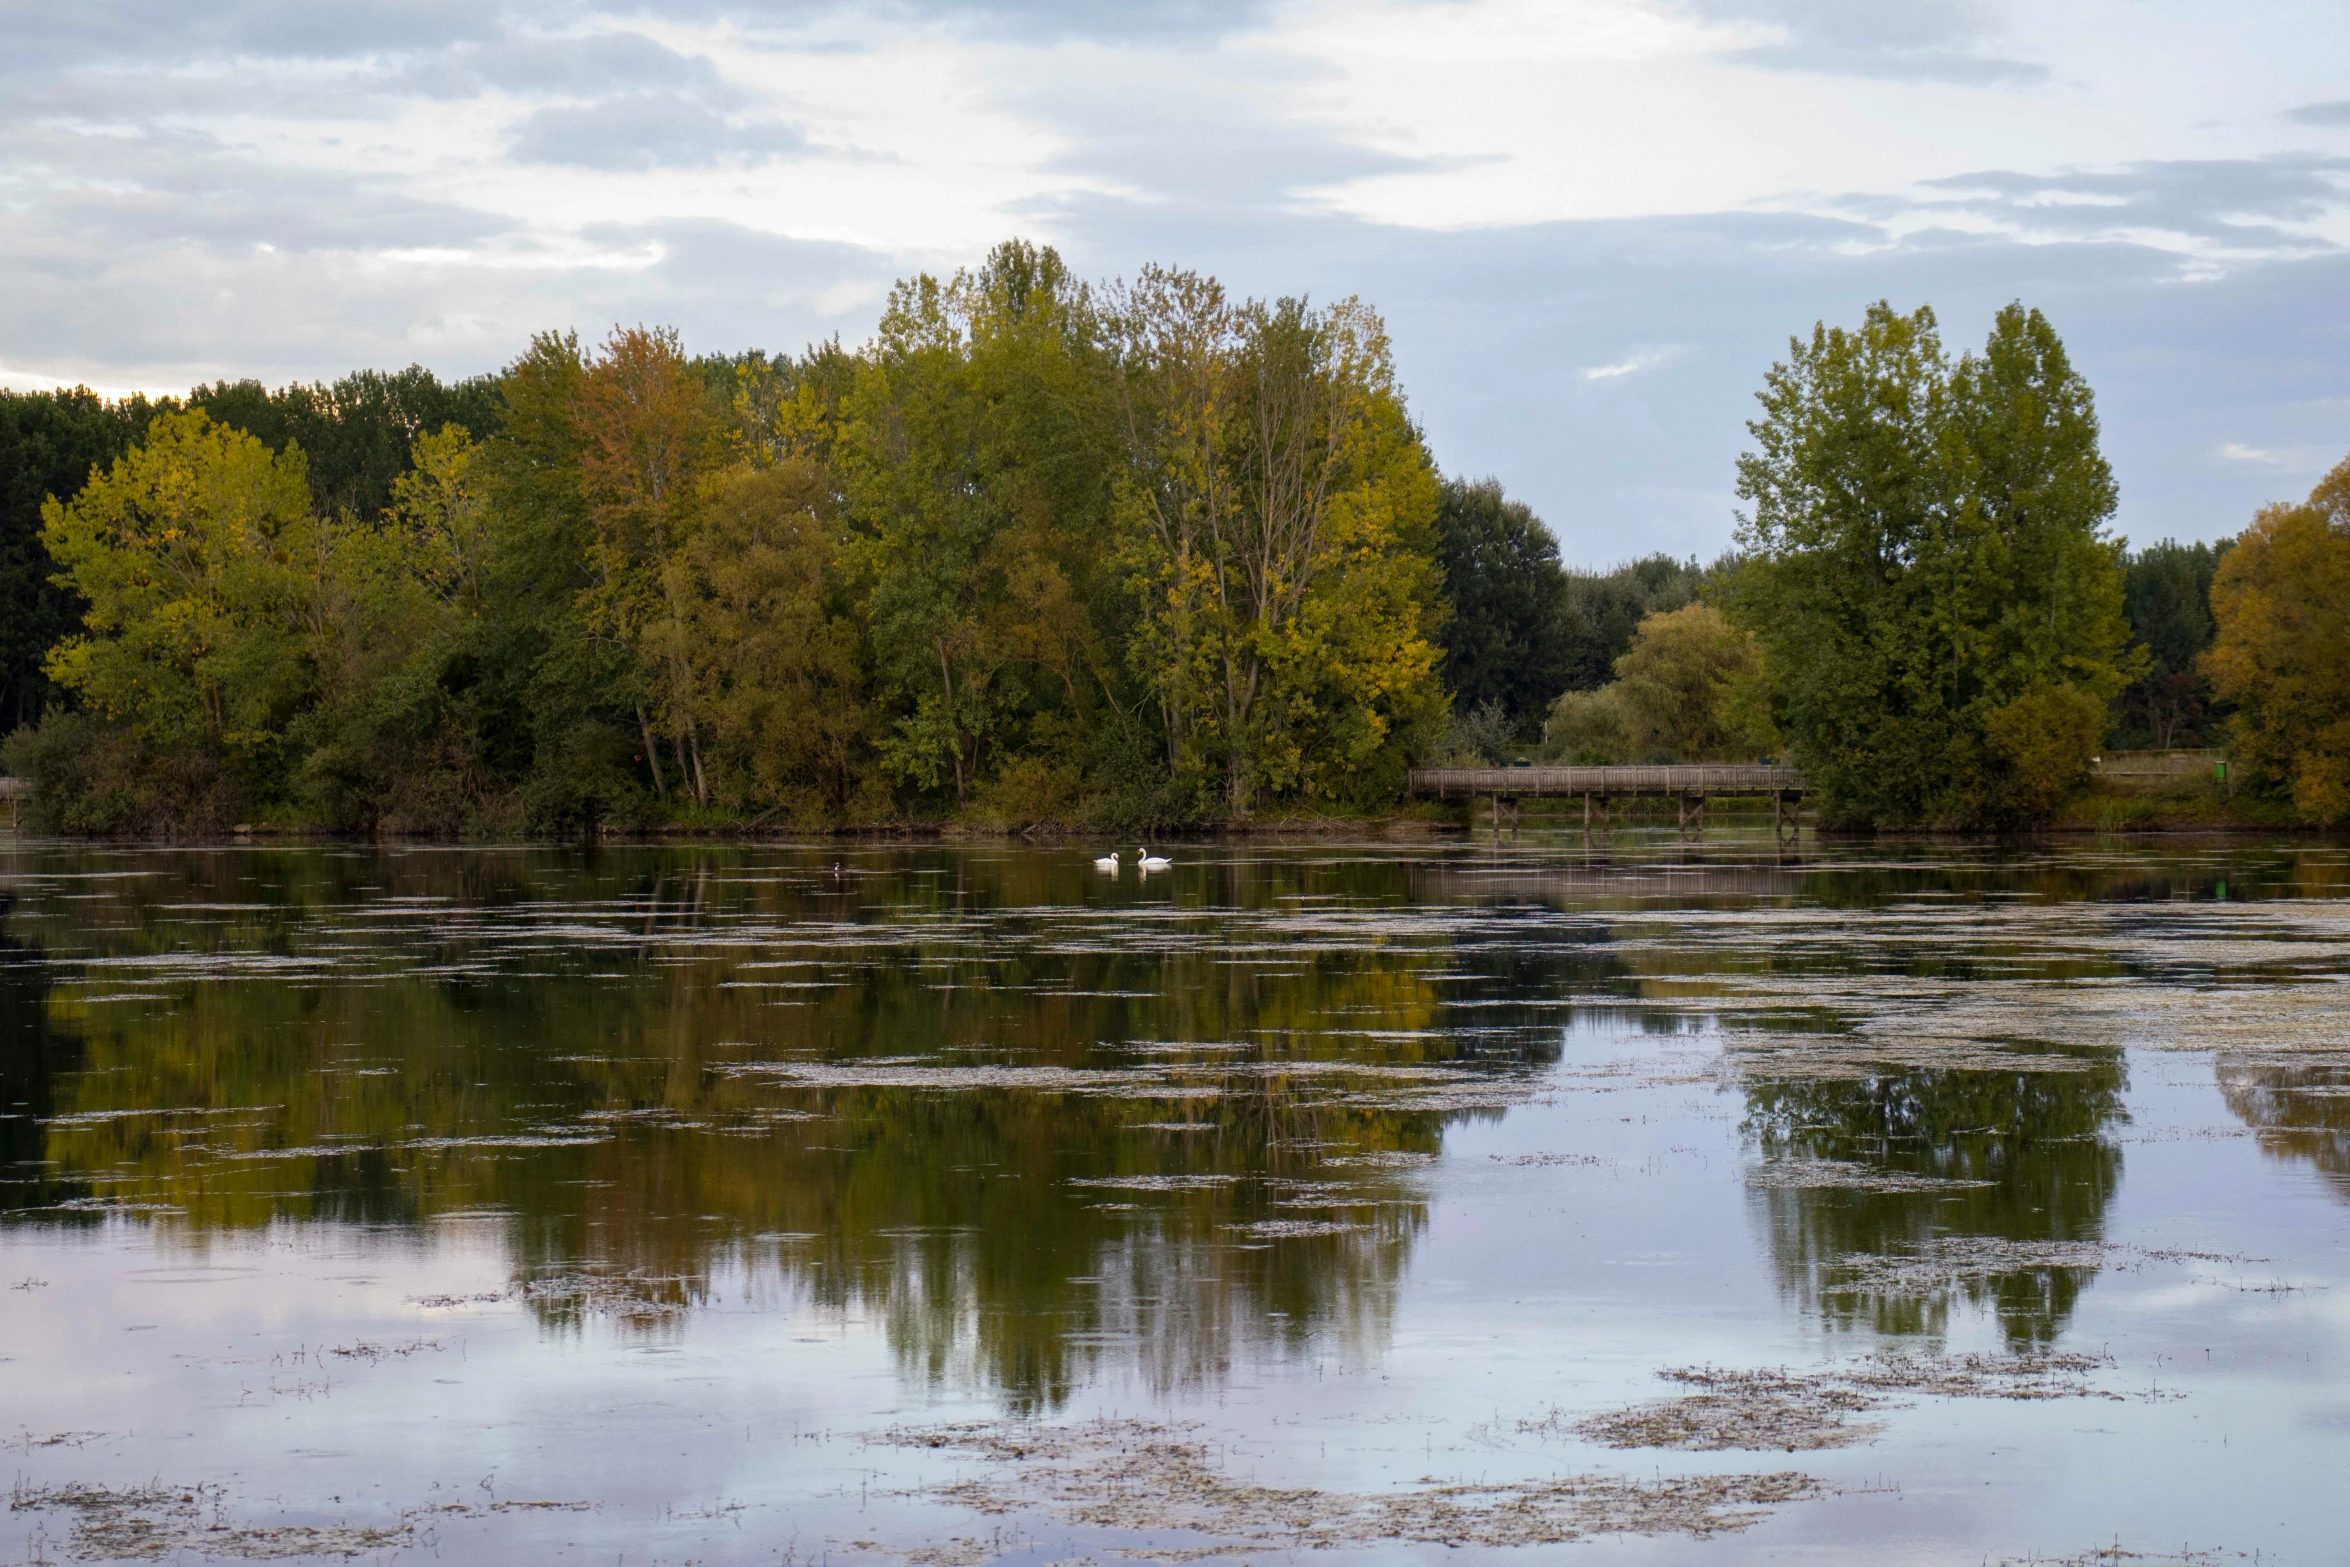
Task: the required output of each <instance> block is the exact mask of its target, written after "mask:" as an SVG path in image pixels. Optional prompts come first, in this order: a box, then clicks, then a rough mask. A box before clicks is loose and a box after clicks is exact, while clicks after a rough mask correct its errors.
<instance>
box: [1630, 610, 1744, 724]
mask: <svg viewBox="0 0 2350 1567" xmlns="http://www.w3.org/2000/svg"><path fill="white" fill-rule="evenodd" d="M1616 685H1617V689H1618V690H1619V691H1620V692H1621V700H1622V702H1623V708H1624V717H1625V730H1626V738H1627V739H1628V740H1629V741H1630V742H1631V748H1632V754H1633V757H1634V759H1635V760H1637V761H1643V762H1752V761H1759V760H1760V759H1762V758H1763V757H1766V756H1769V755H1770V754H1772V753H1773V752H1774V751H1776V750H1777V749H1778V733H1777V730H1776V729H1775V728H1774V727H1773V725H1772V723H1771V712H1770V698H1769V694H1768V692H1767V690H1766V689H1765V686H1764V680H1763V653H1762V645H1761V644H1760V643H1759V642H1757V641H1756V640H1755V638H1754V636H1753V634H1752V633H1751V632H1748V631H1746V630H1744V629H1743V628H1741V627H1739V626H1735V625H1732V624H1731V623H1730V621H1729V619H1728V617H1726V616H1724V615H1723V614H1722V612H1721V611H1720V610H1718V609H1715V608H1714V607H1713V606H1712V605H1710V604H1691V605H1690V606H1688V607H1687V608H1686V609H1677V610H1673V611H1671V612H1670V613H1667V614H1661V615H1651V616H1649V617H1648V618H1647V619H1646V620H1644V621H1642V622H1641V623H1640V630H1639V632H1638V633H1637V634H1636V635H1635V636H1634V637H1633V638H1632V646H1631V647H1630V648H1629V649H1627V650H1626V652H1625V653H1624V656H1623V657H1622V658H1619V659H1617V660H1616Z"/></svg>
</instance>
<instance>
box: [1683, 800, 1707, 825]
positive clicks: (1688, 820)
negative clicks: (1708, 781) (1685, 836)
mask: <svg viewBox="0 0 2350 1567" xmlns="http://www.w3.org/2000/svg"><path fill="white" fill-rule="evenodd" d="M1693 826H1694V827H1695V828H1696V830H1697V831H1699V832H1703V831H1705V796H1704V795H1702V794H1685V795H1683V796H1681V830H1682V831H1683V832H1688V831H1689V830H1690V829H1691V828H1692V827H1693Z"/></svg>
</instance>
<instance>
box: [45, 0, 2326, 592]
mask: <svg viewBox="0 0 2350 1567" xmlns="http://www.w3.org/2000/svg"><path fill="white" fill-rule="evenodd" d="M1013 236H1020V237H1025V238H1029V239H1033V240H1036V241H1039V242H1043V243H1047V244H1051V245H1054V246H1056V247H1058V248H1059V249H1060V251H1061V252H1062V254H1063V255H1064V256H1065V257H1066V258H1067V259H1068V261H1069V262H1070V264H1071V265H1072V266H1073V267H1074V268H1075V269H1076V270H1077V271H1078V272H1079V273H1080V274H1082V275H1085V276H1089V277H1095V278H1103V279H1109V278H1116V277H1121V276H1131V275H1132V274H1133V273H1134V272H1135V271H1136V270H1137V269H1138V268H1140V267H1141V266H1142V265H1144V264H1146V263H1149V262H1159V263H1162V264H1166V265H1173V266H1185V267H1192V268H1196V269H1199V270H1202V271H1207V272H1212V273H1214V274H1216V275H1217V276H1219V277H1221V278H1222V279H1223V280H1224V281H1225V282H1226V284H1227V285H1228V286H1230V287H1232V288H1233V289H1235V290H1237V291H1239V292H1242V293H1246V294H1252V295H1258V296H1265V297H1272V296H1280V295H1304V296H1306V297H1307V298H1309V299H1312V300H1320V301H1328V300H1332V299H1337V298H1342V297H1346V296H1349V295H1358V296H1360V297H1362V298H1363V299H1365V300H1366V301H1368V302H1370V303H1371V304H1373V305H1374V306H1376V307H1377V308H1378V309H1379V310H1380V311H1381V312H1382V314H1383V315H1384V316H1385V318H1386V320H1387V323H1388V326H1389V329H1390V332H1391V334H1392V337H1393V341H1394V345H1395V352H1396V357H1397V362H1398V366H1399V369H1400V371H1401V374H1402V379H1403V384H1404V386H1405V389H1406V392H1407V394H1408V396H1409V398H1410V401H1411V407H1412V412H1413V415H1414V417H1415V418H1416V419H1417V420H1418V421H1419V422H1420V424H1421V426H1422V427H1423V428H1424V429H1425V431H1426V432H1427V436H1428V441H1429V445H1430V448H1431V450H1432V451H1433V452H1434V453H1435V456H1436V459H1437V461H1438V463H1439V464H1440V465H1441V466H1442V467H1443V468H1444V469H1445V471H1446V472H1448V473H1453V474H1458V475H1462V476H1466V477H1470V478H1483V477H1487V476H1491V477H1494V478H1498V479H1499V480H1501V482H1502V483H1503V484H1504V486H1505V487H1506V488H1507V489H1508V490H1509V491H1510V492H1511V493H1512V494H1513V495H1515V496H1517V497H1518V498H1520V499H1523V500H1525V501H1527V502H1528V503H1529V504H1531V505H1532V506H1533V507H1534V508H1535V510H1536V511H1537V512H1538V513H1540V514H1541V515H1542V517H1543V518H1544V519H1545V520H1546V521H1547V522H1548V523H1549V524H1550V526H1551V529H1552V531H1553V532H1554V533H1555V534H1556V535H1557V536H1558V538H1559V540H1560V544H1561V548H1562V553H1563V554H1564V555H1565V557H1566V558H1567V559H1568V560H1569V561H1570V562H1572V563H1575V564H1579V565H1586V566H1600V565H1607V564H1612V563H1614V562H1617V561H1621V560H1625V559H1629V558H1632V557H1634V556H1638V555H1643V554H1648V553H1651V552H1654V551H1659V550H1662V551H1666V552H1669V553H1672V554H1674V555H1678V556H1689V555H1695V556H1698V557H1701V558H1710V557H1711V556H1713V555H1714V554H1716V553H1718V552H1720V551H1721V550H1723V549H1724V548H1726V547H1728V546H1729V544H1730V542H1731V538H1732V530H1733V528H1734V525H1735V517H1734V511H1735V508H1736V504H1737V503H1736V500H1735V497H1734V495H1733V493H1732V491H1733V485H1734V464H1735V462H1736V459H1737V456H1738V453H1739V452H1740V451H1741V450H1742V449H1743V448H1744V446H1745V444H1746V441H1747V436H1746V431H1745V421H1746V420H1747V419H1748V418H1749V417H1751V416H1752V414H1753V411H1754V403H1753V396H1754V392H1755V390H1756V389H1757V388H1758V387H1759V386H1760V385H1761V384H1762V378H1763V376H1764V373H1765V372H1766V371H1767V370H1768V369H1769V367H1770V365H1771V364H1772V362H1773V361H1774V360H1775V359H1779V358H1783V357H1784V356H1785V354H1786V350H1787V344H1788V340H1789V338H1790V337H1791V336H1793V335H1796V334H1808V333H1809V331H1810V330H1811V328H1812V325H1813V323H1815V322H1817V321H1822V320H1824V321H1827V322H1829V323H1831V324H1837V323H1842V324H1851V323H1853V322H1856V321H1857V320H1858V319H1859V317H1860V315H1861V313H1862V311H1863V310H1865V309H1866V308H1867V306H1868V305H1869V304H1870V303H1871V302H1872V301H1875V300H1878V299H1887V300H1890V301H1891V302H1892V303H1893V304H1895V305H1896V306H1898V307H1900V308H1903V309H1908V308H1911V307H1914V306H1915V305H1917V304H1921V303H1924V304H1931V305H1932V306H1933V307H1934V310H1935V312H1936V314H1937V316H1938V317H1939V319H1940V321H1941V323H1942V329H1943V333H1944V336H1945V338H1946V340H1947V341H1949V342H1950V343H1951V344H1952V345H1953V346H1954V347H1966V346H1971V345H1975V344H1979V343H1980V342H1981V340H1982V338H1983V336H1984V335H1985V333H1986V332H1987V331H1988V329H1989V326H1990V320H1991V316H1992V314H1993V312H1994V311H1996V310H1997V309H1998V308H1999V307H2000V306H2001V305H2002V304H2004V303H2006V302H2007V301H2009V300H2014V299H2020V300H2022V301H2024V302H2025V303H2027V304H2030V305H2035V306H2038V307H2039V308H2041V309H2042V310H2044V311H2046V312H2047V314H2048V315H2049V317H2050V319H2051V320H2052V321H2053V322H2054V323H2055V325H2056V327H2057V329H2058V331H2059V332H2060V333H2062V334H2063V336H2064V338H2065V340H2066V342H2067V344H2068V346H2069V347H2070V349H2071V351H2072V355H2073V359H2074V362H2075V364H2076V366H2078V368H2080V370H2081V371H2082V372H2083V373H2084V374H2085V375H2086V376H2087V378H2088V379H2089V381H2090V383H2091V385H2092V386H2093V387H2094V388H2095V389H2096V391H2097V395H2098V406H2099V410H2100V413H2101V416H2102V418H2103V421H2104V438H2105V449H2106V453H2107V455H2108V457H2109V458H2110V459H2111V460H2112V462H2113V465H2114V468H2115V471H2116V474H2117V477H2118V478H2119V480H2120V483H2121V492H2122V502H2121V509H2120V513H2119V515H2118V517H2117V518H2116V524H2115V525H2116V528H2117V530H2118V531H2120V532H2121V533H2123V534H2125V535H2127V536H2128V537H2129V538H2130V539H2132V540H2133V541H2135V542H2138V543H2141V544H2143V543H2150V542H2153V541H2154V540H2157V539H2160V538H2164V537H2177V538H2181V539H2195V538H2212V537H2216V536H2219V535H2221V534H2225V533H2231V532H2234V531H2235V530H2236V529H2238V528H2240V527H2241V526H2242V525H2243V524H2244V523H2245V522H2246V521H2247V520H2249V518H2250V517H2251V515H2252V513H2253V512H2254V511H2255V510H2256V509H2257V508H2258V507H2259V506H2260V505H2262V504H2263V503H2266V502H2269V501H2272V500H2279V499H2293V498H2298V497H2299V496H2301V495H2302V494H2304V493H2306V492H2307V491H2308V489H2309V488H2310V486H2311V484H2312V483H2313V482H2314V481H2315V480H2316V478H2317V477H2318V476H2319V475H2320V474H2322V473H2323V472H2324V471H2325V470H2326V469H2328V468H2330V467H2331V466H2332V465H2333V464H2334V463H2336V462H2338V461H2340V460H2342V458H2343V457H2344V456H2345V455H2350V6H2344V5H2342V4H2340V0H2327V3H2310V4H2301V3H2287V0H2236V3H2233V4H2228V5H2218V4H2213V3H2210V0H2195V3H2185V0H2038V3H2036V4H2024V3H2009V0H1547V3H1534V0H1344V3H1338V0H1299V3H1284V0H1166V3H1157V4H1153V3H1144V0H890V3H876V4H839V5H835V4H828V3H823V0H771V3H768V4H763V5H748V4H741V3H736V0H648V3H645V4H642V5H637V6H627V5H606V4H600V3H597V0H209V3H205V4H200V5H190V4H188V3H186V0H74V3H71V4H58V3H54V0H0V384H6V385H10V386H15V387H19V388H38V387H45V386H53V385H59V384H73V383H77V382H78V383H83V384H87V385H90V386H92V387H95V388H97V389H98V390H100V391H105V392H122V391H128V390H134V389H145V390H150V391H168V390H179V389H184V388H186V387H187V386H189V385H192V384H194V383H196V382H198V381H204V380H212V379H216V378H220V377H230V378H236V377H244V376H254V377H258V378H260V379H262V380H264V381H268V382H271V383H273V384H275V383H280V382H284V381H288V380H313V379H331V378H333V377H334V376H337V375H339V374H342V373H344V372H346V371H349V370H352V369H356V368H360V367H363V366H372V367H379V368H387V369H390V368H397V367H399V366H402V365H405V364H409V363H420V364H424V365H427V366H429V367H431V368H433V369H434V370H436V371H439V372H441V373H442V374H444V375H462V374H471V373H475V372H479V371H484V370H491V369H495V368H497V367H498V366H500V365H502V364H504V363H506V362H508V361H510V360H511V359H512V358H513V357H514V356H515V355H516V354H517V353H518V352H519V351H520V350H521V348H522V347H523V345H524V344H525V342H526V341H527V339H528V337H529V335H530V334H531V333H532V332H534V331H540V330H546V329H550V328H553V329H576V330H577V331H578V332H579V333H580V334H581V335H582V336H583V337H585V338H589V339H595V338H599V337H601V336H602V335H603V334H604V333H605V332H607V331H608V330H610V329H611V328H612V327H613V326H614V325H616V324H635V323H638V322H646V323H665V324H671V325H674V326H676V327H678V328H679V329H680V330H681V331H682V333H683V334H684V337H685V340H686V344H687V347H688V348H689V349H692V350H697V351H701V350H707V351H732V350H737V349H742V348H751V347H759V348H767V349H771V350H781V351H787V352H797V351H799V350H800V349H801V348H802V347H803V346H804V345H806V344H807V343H809V342H812V341H816V340H819V339H823V338H828V337H832V336H834V335H838V336H839V337H841V338H842V339H843V340H844V341H845V342H848V343H850V344H855V343H857V342H860V341H862V340H863V339H864V338H865V337H866V336H867V335H868V334H869V333H870V332H871V330H872V328H873V325H874V323H875V321H876V319H877V317H878V314H879V311H880V307H881V304H882V301H883V299H884V297H885V295H886V293H887V291H888V288H889V286H890V284H891V282H892V281H893V280H894V279H897V278H901V277H905V276H909V275H911V274H913V273H915V272H919V271H932V272H937V273H942V274H943V273H946V272H951V271H952V270H953V269H955V268H956V267H959V266H968V265H971V264H974V263H976V262H977V261H979V260H980V259H981V258H982V257H983V256H984V255H985V253H986V251H987V249H988V247H990V246H991V245H993V244H994V243H996V242H997V241H999V240H1002V239H1005V238H1008V237H1013Z"/></svg>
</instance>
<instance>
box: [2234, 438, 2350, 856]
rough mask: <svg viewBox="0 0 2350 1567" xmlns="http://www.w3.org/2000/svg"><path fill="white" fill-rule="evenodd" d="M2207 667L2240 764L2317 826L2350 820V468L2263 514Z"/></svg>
mask: <svg viewBox="0 0 2350 1567" xmlns="http://www.w3.org/2000/svg"><path fill="white" fill-rule="evenodd" d="M2211 608H2212V614H2213V616H2214V618H2215V619H2216V620H2217V621H2218V637H2217V640H2216V641H2215V642H2214V643H2213V645H2212V649H2211V652H2210V653H2209V654H2208V655H2207V656H2206V659H2205V667H2206V668H2207V669H2208V670H2209V672H2210V675H2211V679H2212V683H2213V684H2214V685H2215V686H2216V687H2217V688H2218V690H2219V693H2220V694H2221V695H2222V696H2224V697H2227V698H2228V699H2229V700H2231V701H2233V702H2235V703H2236V704H2238V712H2237V714H2236V717H2235V720H2234V723H2233V733H2234V739H2235V752H2236V755H2237V756H2238V757H2239V758H2241V759H2242V760H2243V762H2244V763H2245V764H2246V766H2247V768H2248V770H2249V771H2250V772H2251V774H2252V777H2253V779H2254V780H2255V781H2256V782H2259V783H2262V784H2265V785H2267V786H2269V787H2271V788H2277V789H2283V790H2288V791H2290V793H2291V794H2292V797H2293V804H2294V806H2295V808H2296V809H2298V810H2299V811H2300V813H2301V814H2302V815H2303V816H2305V817H2307V818H2309V819H2310V820H2312V821H2321V822H2338V821H2342V820H2344V819H2345V818H2350V460H2346V461H2344V462H2342V463H2341V464H2340V465H2338V466H2337V467H2336V468H2335V469H2334V470H2333V472H2331V473H2329V474H2327V475H2326V476H2325V477H2324V478H2323V479H2321V480H2319V481H2318V484H2317V487H2316V488H2315V489H2313V490H2311V491H2310V492H2309V499H2308V500H2306V501H2303V502H2302V503H2301V504H2300V505H2298V506H2269V507H2265V508H2263V509H2262V511H2261V513H2260V515H2259V516H2257V517H2255V518H2254V519H2253V521H2252V526H2251V527H2249V528H2247V529H2245V530H2244V533H2243V536H2242V537H2241V538H2239V539H2238V540H2237V541H2236V543H2235V545H2234V547H2233V548H2231V549H2230V550H2229V551H2228V552H2227V554H2226V555H2225V556H2223V557H2222V558H2221V560H2220V563H2219V570H2218V573H2217V575H2216V576H2215V577H2214V579H2213V582H2212V588H2211Z"/></svg>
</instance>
